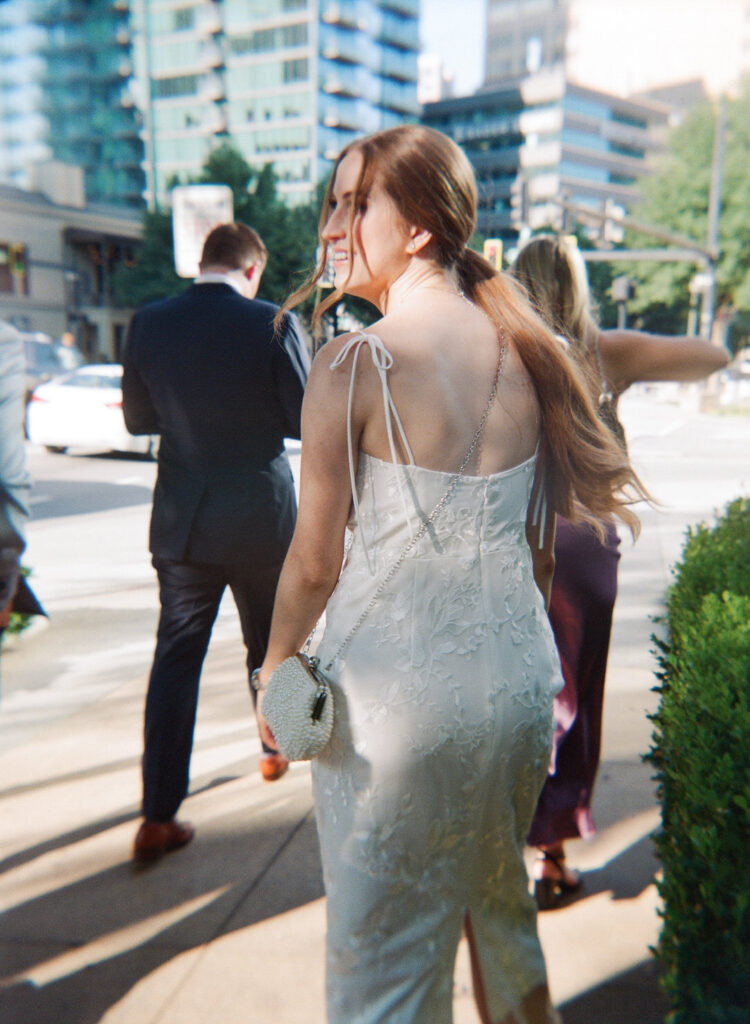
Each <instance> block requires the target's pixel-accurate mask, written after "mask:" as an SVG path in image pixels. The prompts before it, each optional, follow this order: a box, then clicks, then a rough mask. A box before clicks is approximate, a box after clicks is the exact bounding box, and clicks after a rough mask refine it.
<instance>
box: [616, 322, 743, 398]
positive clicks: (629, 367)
mask: <svg viewBox="0 0 750 1024" xmlns="http://www.w3.org/2000/svg"><path fill="white" fill-rule="evenodd" d="M599 351H600V353H601V357H602V365H603V367H604V373H605V376H606V378H607V380H608V381H609V383H610V385H611V387H612V388H613V390H614V391H615V393H616V394H618V395H619V394H622V392H623V391H625V390H626V388H628V387H630V385H631V384H635V383H637V382H638V381H657V380H674V381H683V382H686V381H695V380H703V378H704V377H708V376H709V374H711V373H715V372H716V371H717V370H721V369H723V367H725V366H726V365H727V363H728V362H729V356H728V354H727V352H726V351H725V350H724V349H723V348H719V347H718V346H717V345H712V344H711V342H710V341H706V340H705V338H696V337H691V336H689V335H680V336H674V337H673V336H669V335H664V334H647V333H645V332H644V331H627V330H612V331H600V333H599Z"/></svg>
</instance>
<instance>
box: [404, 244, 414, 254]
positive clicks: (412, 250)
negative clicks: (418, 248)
mask: <svg viewBox="0 0 750 1024" xmlns="http://www.w3.org/2000/svg"><path fill="white" fill-rule="evenodd" d="M406 248H407V249H408V251H409V252H414V242H409V244H408V245H407V247H406Z"/></svg>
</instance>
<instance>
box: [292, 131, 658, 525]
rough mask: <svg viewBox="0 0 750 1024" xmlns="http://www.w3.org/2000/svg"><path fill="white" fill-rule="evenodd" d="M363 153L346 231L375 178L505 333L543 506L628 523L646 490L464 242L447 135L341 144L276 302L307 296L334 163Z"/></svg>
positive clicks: (571, 370)
mask: <svg viewBox="0 0 750 1024" xmlns="http://www.w3.org/2000/svg"><path fill="white" fill-rule="evenodd" d="M353 151H356V152H358V153H361V155H362V167H361V170H360V174H359V180H358V182H357V184H356V188H355V192H354V196H353V200H352V203H351V208H350V214H349V216H350V222H349V228H350V230H349V239H350V246H351V240H352V237H353V227H354V223H355V220H356V218H357V217H358V216H359V215H360V212H361V209H362V206H363V203H364V201H365V199H366V197H367V194H368V192H369V190H370V188H371V187H372V184H373V181H374V180H375V179H377V182H378V185H379V186H380V187H381V188H382V189H383V190H384V191H385V192H386V194H387V195H388V196H389V198H390V199H391V201H392V202H393V204H394V205H395V207H396V209H397V211H398V212H399V213H400V215H401V216H402V217H403V219H404V221H405V222H406V223H408V224H416V225H418V226H419V227H420V228H422V229H423V230H426V231H429V232H430V233H431V235H432V242H431V246H432V250H431V251H432V254H433V256H434V259H435V262H436V263H437V264H438V265H439V266H440V267H442V268H443V269H445V270H447V271H449V272H451V273H454V274H455V275H456V279H457V281H458V283H459V287H460V288H461V290H462V292H463V293H464V294H465V295H466V296H467V297H468V298H470V299H471V300H472V301H473V302H475V303H476V304H477V305H478V306H480V307H481V308H482V309H483V310H484V311H485V312H486V313H487V315H488V316H489V317H490V319H491V320H492V321H493V323H495V325H496V326H497V328H498V333H499V332H500V330H503V331H504V332H505V334H506V336H507V337H509V338H512V339H513V342H514V344H515V346H516V348H517V350H518V354H519V356H520V358H521V360H522V362H523V364H524V366H525V368H526V371H527V372H528V374H529V376H530V378H531V380H532V382H533V385H534V387H535V390H536V394H537V398H538V401H539V406H540V411H541V417H542V437H541V441H540V466H541V471H542V472H543V474H544V487H545V493H546V496H547V500H548V502H549V504H550V507H551V508H552V509H553V510H554V511H555V512H559V513H560V514H561V515H563V516H565V517H566V518H567V519H571V520H573V521H576V520H581V519H583V520H586V521H588V522H591V523H592V524H593V525H594V526H595V528H596V529H597V530H598V531H599V532H602V531H601V522H602V521H608V520H609V519H611V517H612V516H613V515H616V516H618V517H619V518H620V519H621V520H622V521H623V522H625V523H626V524H627V525H628V526H630V528H631V529H632V530H633V531H634V532H635V531H636V529H637V526H638V518H637V516H636V515H635V514H634V513H633V512H632V510H631V509H630V508H629V507H628V506H629V505H630V504H632V503H633V502H634V501H636V500H641V499H643V498H644V497H645V491H644V489H643V487H642V485H641V484H640V481H639V480H638V478H637V477H636V476H635V474H634V473H633V470H632V469H631V467H630V463H629V462H628V460H627V457H626V456H625V455H624V453H623V452H622V451H621V449H620V448H619V446H618V445H617V444H616V443H615V441H614V440H613V439H612V437H611V435H610V433H609V431H608V430H607V429H606V428H605V427H604V426H603V425H602V424H601V423H600V422H599V418H598V417H597V414H596V410H595V408H594V406H593V403H592V400H591V396H590V394H589V389H588V387H587V385H586V383H585V381H584V379H583V378H582V376H581V374H580V372H579V371H578V369H577V367H576V365H575V362H574V361H573V360H572V359H571V358H570V357H569V356H568V354H567V353H566V351H565V349H564V348H563V346H562V345H561V344H560V342H559V341H558V340H557V338H556V337H555V336H554V334H553V333H552V331H551V330H550V329H549V327H548V326H547V324H546V323H545V321H544V319H543V318H542V317H541V316H540V315H539V314H538V313H536V312H535V311H534V310H533V309H532V308H531V307H530V305H529V302H528V299H527V298H526V296H525V294H524V291H523V289H522V288H521V287H520V286H519V285H518V283H517V282H516V281H514V280H513V279H512V278H511V277H510V276H509V275H506V274H502V273H498V272H497V271H496V270H495V269H494V267H493V266H492V265H491V264H490V263H489V262H488V261H487V260H485V259H484V257H483V256H480V255H479V253H476V252H474V251H473V250H472V249H469V248H468V247H467V243H468V242H469V240H470V239H471V236H472V235H473V233H474V229H475V226H476V207H477V190H476V183H475V179H474V172H473V170H472V168H471V164H470V163H469V161H468V160H467V158H466V156H465V155H464V154H463V152H462V151H461V150H460V149H459V147H458V146H457V145H456V144H455V143H454V142H453V141H452V140H451V139H449V138H448V137H447V136H446V135H443V134H442V133H441V132H438V131H435V129H433V128H428V127H426V126H424V125H401V126H399V127H397V128H390V129H387V130H385V131H382V132H378V133H377V134H375V135H370V136H368V137H367V138H364V139H358V140H356V141H355V142H353V143H351V145H349V146H347V147H346V149H344V150H343V151H342V152H341V154H340V155H339V157H338V160H337V161H336V164H335V165H334V169H333V174H332V176H331V181H330V182H329V185H328V189H327V191H326V195H325V199H324V201H323V209H322V211H321V216H320V225H319V231H320V236H321V237H320V256H319V259H318V265H317V267H316V268H315V271H314V272H313V274H312V275H311V277H310V279H309V280H308V282H307V283H306V284H305V285H303V286H302V288H300V289H299V290H298V291H296V292H295V293H294V294H293V295H292V296H291V297H290V298H289V299H288V300H287V302H286V303H285V304H284V306H283V307H282V308H283V310H286V309H290V308H292V307H293V306H295V305H297V304H298V303H299V302H301V301H302V300H303V299H305V298H306V297H307V296H308V295H309V294H310V292H311V291H312V290H313V288H314V287H315V285H316V283H317V281H318V280H319V279H320V277H321V276H322V274H323V272H324V269H325V267H326V263H327V258H328V246H327V243H326V241H325V239H323V237H322V232H323V228H324V227H325V224H326V223H327V221H328V218H329V216H330V213H331V208H332V207H331V200H332V192H333V187H334V183H335V178H336V171H337V169H338V167H339V165H340V163H341V161H342V160H343V159H344V157H346V156H347V154H349V153H351V152H353ZM342 293H343V289H336V290H334V292H333V294H332V295H330V296H329V297H328V298H327V299H326V300H325V302H323V303H320V304H319V305H318V306H317V307H316V310H315V313H314V322H319V320H320V317H321V316H322V314H323V313H324V312H325V310H326V309H328V308H329V307H330V306H331V305H332V304H333V303H335V302H337V301H338V300H339V299H340V298H341V295H342Z"/></svg>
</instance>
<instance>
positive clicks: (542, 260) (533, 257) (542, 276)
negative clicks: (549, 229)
mask: <svg viewBox="0 0 750 1024" xmlns="http://www.w3.org/2000/svg"><path fill="white" fill-rule="evenodd" d="M513 276H514V277H516V278H517V279H518V280H519V281H520V282H521V284H522V285H523V286H524V288H525V289H526V292H527V294H528V296H529V299H530V300H531V304H532V305H533V307H534V309H536V311H537V313H539V315H540V316H541V317H542V319H543V320H544V321H545V322H546V323H548V324H549V325H550V327H551V328H552V330H553V331H555V332H556V333H557V334H561V335H563V337H565V338H567V340H568V341H569V342H570V344H571V345H572V346H573V349H574V351H575V353H576V355H578V356H583V357H585V355H586V353H587V352H588V350H589V349H590V348H591V347H592V346H593V345H594V344H595V342H596V338H597V336H598V333H599V328H598V326H597V324H596V321H595V320H594V317H593V315H592V313H591V297H590V294H589V282H588V277H587V276H586V265H585V263H584V261H583V256H582V255H581V252H580V249H579V248H578V245H577V244H576V242H575V241H574V240H573V241H571V240H568V239H567V238H565V237H564V236H561V235H537V236H536V237H534V238H531V239H529V241H528V242H527V243H526V244H525V245H524V246H523V248H522V249H521V250H520V252H519V253H518V255H517V256H516V259H515V262H514V264H513Z"/></svg>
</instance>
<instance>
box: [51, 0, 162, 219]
mask: <svg viewBox="0 0 750 1024" xmlns="http://www.w3.org/2000/svg"><path fill="white" fill-rule="evenodd" d="M33 12H34V13H33V17H34V22H35V25H36V27H37V28H38V29H40V30H41V31H42V32H43V33H44V41H43V43H42V44H41V46H40V47H39V49H38V56H39V57H40V58H41V60H42V71H41V73H40V75H39V86H40V91H41V102H40V106H39V112H40V113H41V115H42V116H43V117H44V119H45V121H46V125H47V131H46V137H45V141H46V143H47V145H48V146H49V149H50V150H51V152H52V155H53V157H54V159H55V160H57V161H61V162H63V163H68V164H77V165H78V166H80V167H82V168H83V171H84V180H85V187H86V194H87V196H88V198H89V199H90V200H91V201H92V202H121V203H124V204H128V205H138V204H139V203H140V202H141V196H142V193H143V189H144V175H143V167H142V164H143V144H142V141H141V138H140V134H139V117H138V114H137V112H136V110H135V108H134V105H133V103H132V99H131V96H130V88H129V84H128V83H129V80H130V78H131V75H132V71H133V66H132V62H131V58H130V49H131V36H130V29H129V12H128V10H127V5H126V4H124V3H121V2H119V0H36V2H35V4H34V5H33Z"/></svg>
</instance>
